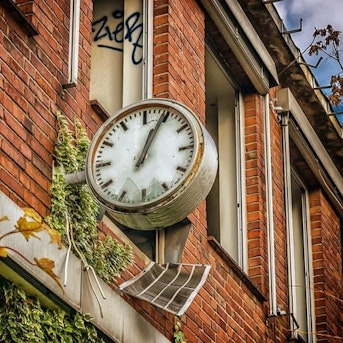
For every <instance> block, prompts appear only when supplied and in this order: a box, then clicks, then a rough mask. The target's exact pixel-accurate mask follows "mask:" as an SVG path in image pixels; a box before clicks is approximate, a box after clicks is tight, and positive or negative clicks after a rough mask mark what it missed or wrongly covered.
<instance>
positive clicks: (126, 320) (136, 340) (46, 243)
mask: <svg viewBox="0 0 343 343" xmlns="http://www.w3.org/2000/svg"><path fill="white" fill-rule="evenodd" d="M22 215H23V211H22V210H21V209H20V208H19V207H18V206H17V205H16V204H15V203H14V202H13V201H12V200H10V199H9V198H8V197H7V196H6V195H4V194H3V193H1V192H0V217H2V216H7V217H8V218H9V221H3V222H0V233H1V234H3V233H5V232H8V231H10V230H12V229H13V228H14V226H15V224H16V222H17V220H18V219H19V218H20V217H21V216H22ZM37 236H38V237H39V238H40V239H35V238H31V239H30V240H29V241H26V240H25V238H24V237H23V236H22V235H20V234H15V235H10V236H8V237H6V238H5V239H4V240H2V241H1V245H6V246H9V247H12V248H14V249H16V250H18V251H19V252H20V253H22V254H23V255H24V256H25V257H26V258H28V259H29V260H33V258H34V257H37V258H41V257H47V258H50V259H52V260H54V261H55V268H54V272H55V273H56V274H57V275H58V276H59V277H60V279H61V283H62V284H63V282H64V271H65V260H66V254H67V249H66V248H64V249H61V250H59V249H58V248H57V246H56V244H50V237H49V236H48V234H46V233H45V232H41V233H39V234H37ZM8 255H9V258H10V259H11V260H13V261H14V262H15V264H17V265H19V266H20V268H22V269H23V271H25V273H28V274H29V275H31V276H32V277H33V278H34V279H36V280H38V282H39V283H41V284H42V285H43V286H44V287H45V288H46V290H47V292H43V293H44V294H49V293H53V295H54V297H56V298H58V299H61V301H62V302H64V303H66V304H68V305H69V306H70V307H71V308H73V309H75V310H77V311H79V312H81V313H89V314H90V315H91V316H92V317H93V323H94V325H96V326H97V327H98V328H99V329H100V330H101V331H103V332H104V333H105V334H106V335H107V336H109V337H110V338H111V339H113V340H114V341H115V342H118V343H141V342H144V343H149V342H151V343H166V342H170V341H169V340H167V338H166V337H165V336H163V335H162V334H161V333H160V332H159V331H157V330H156V329H155V328H154V327H153V326H152V325H151V324H150V323H149V322H148V321H146V320H145V319H144V318H143V317H142V316H140V315H139V314H138V313H137V312H136V311H135V310H134V309H133V308H132V307H131V306H130V305H129V304H128V303H126V302H125V301H124V300H123V298H122V297H121V296H120V295H119V294H117V293H116V292H115V291H114V290H113V289H112V288H110V287H109V286H108V285H106V284H105V283H104V282H103V281H102V280H99V281H100V284H101V287H102V290H103V292H104V294H105V296H106V299H103V298H102V297H101V293H100V291H99V289H98V288H97V285H96V282H95V281H93V282H92V284H93V288H94V289H95V291H96V294H97V295H98V299H99V302H100V306H101V310H100V307H99V303H98V300H97V298H96V296H95V295H94V292H93V291H92V286H91V284H90V283H89V280H88V276H87V275H86V273H87V272H86V271H84V270H83V268H82V264H81V261H80V260H79V259H78V258H77V257H76V256H75V255H73V254H70V257H69V263H68V268H67V271H68V272H67V285H66V286H65V287H64V293H63V292H62V290H61V289H60V288H59V287H58V285H57V284H56V283H55V281H54V280H53V279H52V278H50V277H49V276H48V275H47V274H46V273H44V272H43V271H42V270H40V269H39V268H38V267H35V266H32V265H31V264H29V263H28V262H27V261H25V259H23V258H22V257H20V256H19V255H17V254H16V253H15V252H12V251H8ZM5 260H6V259H3V261H5ZM2 269H3V270H5V268H2ZM1 272H2V270H1V271H0V273H1ZM101 312H102V315H101Z"/></svg>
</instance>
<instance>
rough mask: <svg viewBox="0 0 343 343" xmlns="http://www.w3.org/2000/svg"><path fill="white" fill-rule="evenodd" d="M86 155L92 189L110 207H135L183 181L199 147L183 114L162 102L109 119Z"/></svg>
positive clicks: (164, 194)
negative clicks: (87, 155)
mask: <svg viewBox="0 0 343 343" xmlns="http://www.w3.org/2000/svg"><path fill="white" fill-rule="evenodd" d="M93 142H94V143H93V145H92V147H91V149H90V154H89V157H88V179H89V181H90V184H91V188H93V191H95V192H93V193H95V194H96V196H97V197H98V199H99V200H100V201H101V202H102V203H104V204H105V205H106V206H108V207H113V206H114V207H115V208H119V209H122V210H130V208H131V209H139V208H144V207H146V206H149V205H153V204H156V203H158V202H163V201H164V199H165V198H169V197H172V196H173V194H174V192H175V191H176V190H177V189H179V188H180V187H182V186H183V185H184V184H185V183H187V178H188V176H189V175H190V174H191V171H192V167H193V165H194V162H195V160H196V155H197V151H198V145H199V143H198V137H197V129H196V128H195V126H194V122H193V121H192V120H190V118H188V117H187V115H186V114H185V113H183V112H182V111H179V110H177V109H175V108H173V107H169V106H166V105H162V104H157V105H148V106H147V105H145V106H144V107H139V106H138V107H133V108H129V109H128V110H125V111H123V112H120V113H119V115H117V116H115V117H113V118H112V117H111V118H109V120H108V121H107V122H105V124H104V126H103V129H101V130H99V131H98V134H97V135H96V136H95V137H94V140H93Z"/></svg>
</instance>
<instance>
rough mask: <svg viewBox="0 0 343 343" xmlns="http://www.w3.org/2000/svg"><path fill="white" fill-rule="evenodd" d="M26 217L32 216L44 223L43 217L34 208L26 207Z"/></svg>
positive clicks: (36, 220) (38, 221)
mask: <svg viewBox="0 0 343 343" xmlns="http://www.w3.org/2000/svg"><path fill="white" fill-rule="evenodd" d="M23 210H24V217H31V218H32V219H33V220H34V221H35V222H37V223H42V222H43V219H42V217H41V216H40V215H39V214H38V213H37V212H36V211H35V210H34V209H33V208H29V207H24V208H23Z"/></svg>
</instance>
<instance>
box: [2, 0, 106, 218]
mask: <svg viewBox="0 0 343 343" xmlns="http://www.w3.org/2000/svg"><path fill="white" fill-rule="evenodd" d="M28 3H29V2H28ZM69 3H70V2H69V1H58V2H57V1H51V3H50V4H47V6H34V5H33V4H32V3H29V5H30V6H31V5H32V6H31V7H30V12H32V13H33V17H31V18H30V21H31V22H32V24H33V25H34V26H35V28H36V29H37V30H38V35H36V36H33V37H28V36H27V34H26V33H25V32H24V31H23V30H22V28H21V26H20V24H18V23H17V22H16V21H15V20H14V18H13V16H12V15H11V14H10V13H8V12H7V11H6V10H4V8H3V7H1V6H0V68H1V70H0V71H1V73H0V103H1V105H2V106H1V108H0V119H1V131H0V136H1V141H0V144H1V145H0V150H1V155H0V159H1V160H0V180H1V182H0V190H1V191H2V192H4V193H5V194H6V195H7V196H9V197H10V198H11V199H12V200H14V201H15V202H16V203H17V204H18V205H19V206H23V205H25V206H30V207H33V208H35V209H36V210H37V211H38V212H39V213H40V214H42V215H43V216H44V215H46V214H47V213H48V212H49V206H50V195H49V193H48V192H47V191H48V189H49V187H50V181H51V173H52V160H53V151H54V144H55V141H56V131H57V126H56V112H57V110H58V109H60V110H62V112H64V113H65V114H66V115H67V116H68V117H69V118H71V119H72V120H74V118H75V117H76V116H78V117H79V118H81V119H82V120H83V121H84V123H85V125H86V127H87V128H88V129H89V131H90V132H95V130H96V128H97V127H98V126H99V124H100V120H99V119H98V118H97V116H95V115H94V112H93V111H92V109H91V107H90V105H89V75H90V42H91V20H92V1H86V2H83V3H82V11H81V19H80V21H81V24H80V50H79V55H80V61H79V82H78V85H77V87H75V88H70V89H68V90H66V91H63V90H62V85H63V84H65V83H66V80H67V71H68V70H67V61H68V39H69V38H68V37H69V20H68V19H66V18H68V17H69ZM48 5H49V6H48ZM25 8H26V7H25Z"/></svg>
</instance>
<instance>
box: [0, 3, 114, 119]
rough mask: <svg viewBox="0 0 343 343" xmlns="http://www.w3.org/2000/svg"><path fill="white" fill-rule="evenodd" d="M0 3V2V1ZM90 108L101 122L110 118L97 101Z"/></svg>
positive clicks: (92, 101) (92, 102)
mask: <svg viewBox="0 0 343 343" xmlns="http://www.w3.org/2000/svg"><path fill="white" fill-rule="evenodd" d="M0 1H1V0H0ZM90 104H91V107H92V108H93V110H94V112H95V113H96V114H97V115H98V116H99V117H100V118H101V119H102V120H103V121H105V120H106V119H108V118H109V117H110V115H109V113H108V112H107V111H106V110H105V109H104V108H103V107H102V106H101V104H100V103H99V101H98V100H91V101H90Z"/></svg>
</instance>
